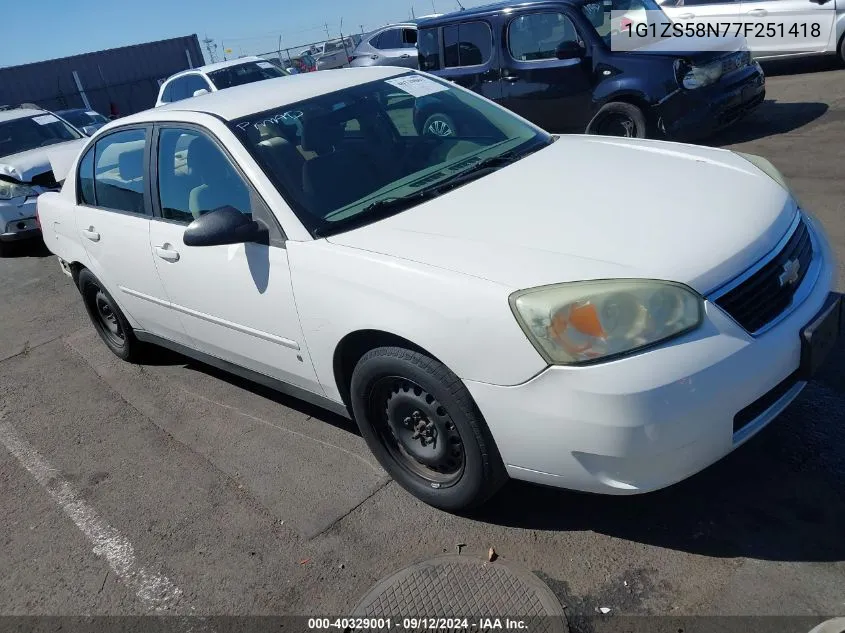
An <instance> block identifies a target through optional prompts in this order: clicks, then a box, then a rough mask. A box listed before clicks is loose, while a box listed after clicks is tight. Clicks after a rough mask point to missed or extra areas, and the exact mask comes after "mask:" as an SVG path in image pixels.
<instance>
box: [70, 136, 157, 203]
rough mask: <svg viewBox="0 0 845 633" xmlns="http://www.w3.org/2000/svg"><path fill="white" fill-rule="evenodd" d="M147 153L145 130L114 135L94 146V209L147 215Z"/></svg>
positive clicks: (106, 137)
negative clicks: (145, 194) (145, 190)
mask: <svg viewBox="0 0 845 633" xmlns="http://www.w3.org/2000/svg"><path fill="white" fill-rule="evenodd" d="M145 151H146V131H145V130H125V131H122V132H115V133H114V134H109V135H108V136H105V137H104V138H102V139H100V140H99V141H97V144H96V146H95V147H94V198H95V201H96V202H95V206H97V207H100V208H102V209H112V210H115V211H127V212H129V213H139V214H144V213H146V208H145V205H144V189H145V184H146V175H145V173H144V155H145ZM89 154H90V152H89ZM86 158H87V155H86ZM80 169H81V168H80Z"/></svg>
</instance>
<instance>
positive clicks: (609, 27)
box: [581, 0, 669, 48]
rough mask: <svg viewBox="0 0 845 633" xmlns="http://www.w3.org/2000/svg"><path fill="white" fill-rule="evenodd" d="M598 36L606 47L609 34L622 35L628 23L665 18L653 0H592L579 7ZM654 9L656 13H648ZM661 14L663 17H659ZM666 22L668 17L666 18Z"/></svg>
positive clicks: (609, 37) (609, 45)
mask: <svg viewBox="0 0 845 633" xmlns="http://www.w3.org/2000/svg"><path fill="white" fill-rule="evenodd" d="M581 10H582V11H583V13H584V16H585V17H586V18H587V20H588V21H589V22H590V24H592V26H593V28H594V29H595V30H596V33H598V35H599V37H601V38H602V40H604V43H605V44H606V45H607V47H608V48H610V47H611V42H610V40H611V36H616V37H618V36H620V35H624V34H625V33H626V32H627V30H626V29H628V28H629V27H628V26H627V25H628V24H639V23H648V22H649V19H651V20H654V19H655V18H659V19H660V20H661V21H662V20H663V19H664V18H665V14H664V13H663V9H662V8H661V7H660V5H659V4H657V2H655V0H593V1H591V2H587V3H585V4H584V6H583V7H582V8H581ZM652 11H655V12H656V13H650V12H652ZM661 16H663V17H661ZM666 21H667V22H668V21H669V19H668V18H666Z"/></svg>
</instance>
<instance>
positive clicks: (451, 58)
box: [435, 18, 502, 101]
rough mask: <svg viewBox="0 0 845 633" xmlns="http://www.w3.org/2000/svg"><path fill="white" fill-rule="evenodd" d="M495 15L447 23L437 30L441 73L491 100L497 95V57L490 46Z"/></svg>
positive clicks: (499, 87) (491, 44)
mask: <svg viewBox="0 0 845 633" xmlns="http://www.w3.org/2000/svg"><path fill="white" fill-rule="evenodd" d="M495 22H496V18H485V19H477V20H472V21H469V22H460V23H455V24H447V25H446V26H444V27H443V28H442V30H441V38H442V66H441V68H442V69H443V70H442V71H440V72H437V73H435V74H437V75H441V76H442V77H443V78H444V79H449V80H450V81H453V82H455V83H456V84H459V85H461V86H463V87H464V88H468V89H470V90H473V91H474V92H477V93H479V94H480V95H483V96H485V97H487V98H488V99H492V100H494V101H498V100H499V99H500V98H501V96H502V93H501V86H500V83H499V56H498V55H497V51H496V48H495V47H494V46H493V24H494V23H495Z"/></svg>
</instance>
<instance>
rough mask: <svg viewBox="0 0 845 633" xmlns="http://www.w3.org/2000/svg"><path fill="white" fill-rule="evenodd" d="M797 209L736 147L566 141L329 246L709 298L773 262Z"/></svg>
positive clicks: (496, 276) (525, 280)
mask: <svg viewBox="0 0 845 633" xmlns="http://www.w3.org/2000/svg"><path fill="white" fill-rule="evenodd" d="M795 212H796V204H795V202H794V200H793V199H792V197H791V196H790V195H789V193H788V192H787V191H785V190H784V189H783V188H782V187H780V186H779V185H778V184H776V183H775V182H774V180H772V179H771V178H770V177H769V176H767V175H765V174H764V173H763V172H761V171H760V170H759V169H757V168H756V167H754V166H753V165H752V164H751V163H749V162H748V161H746V160H745V159H743V158H742V157H740V156H738V155H736V154H734V153H733V152H730V151H728V150H721V149H712V148H706V147H699V146H693V145H683V144H678V143H667V142H660V141H641V140H630V139H618V138H610V137H598V136H562V137H560V139H559V140H558V141H557V142H556V143H554V144H553V145H552V146H550V147H548V148H545V149H543V150H540V151H539V152H537V153H535V154H533V155H531V156H529V157H527V158H525V159H523V160H521V161H519V162H517V163H515V164H513V165H511V166H509V167H506V168H504V169H501V170H499V171H497V172H495V173H493V174H491V175H489V176H486V177H483V178H480V179H479V180H476V181H474V182H471V183H470V184H468V185H465V186H463V187H461V188H459V189H456V190H454V191H451V192H448V193H446V194H445V195H443V196H441V197H439V198H436V199H434V200H431V201H429V202H426V203H424V204H422V205H419V206H417V207H414V208H412V209H410V210H408V211H405V212H403V213H400V214H398V215H396V216H393V217H391V218H388V219H386V220H382V221H380V222H376V223H374V224H371V225H368V226H365V227H362V228H360V229H356V230H354V231H350V232H347V233H342V234H339V235H335V236H332V237H330V238H329V241H331V242H333V243H336V244H342V245H345V246H349V247H353V248H359V249H364V250H368V251H373V252H378V253H383V254H386V255H391V256H394V257H398V258H404V259H407V260H412V261H416V262H420V263H425V264H429V265H432V266H437V267H439V268H444V269H449V270H453V271H456V272H460V273H464V274H468V275H472V276H476V277H481V278H484V279H488V280H491V281H495V282H498V283H501V284H504V285H506V286H508V287H510V288H514V289H518V288H529V287H533V286H540V285H545V284H551V283H556V282H563V281H575V280H581V279H601V278H608V277H642V278H653V279H665V280H672V281H678V282H682V283H686V284H688V285H689V286H691V287H692V288H695V289H696V290H698V291H699V292H708V291H710V290H712V289H714V288H715V287H717V286H719V285H721V284H722V283H724V282H726V281H728V280H729V279H731V278H733V277H734V276H736V275H737V274H739V273H741V272H742V271H744V270H745V269H747V268H748V267H750V266H751V265H752V264H753V263H754V262H756V261H757V260H759V259H760V258H761V257H763V256H764V255H766V254H767V253H768V252H769V251H770V250H771V249H772V248H773V247H774V246H775V244H776V243H777V242H778V240H779V239H780V238H781V237H783V235H784V234H785V232H786V231H787V230H788V228H789V225H790V222H791V221H792V219H793V218H794V215H795Z"/></svg>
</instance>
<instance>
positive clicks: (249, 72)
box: [208, 62, 287, 90]
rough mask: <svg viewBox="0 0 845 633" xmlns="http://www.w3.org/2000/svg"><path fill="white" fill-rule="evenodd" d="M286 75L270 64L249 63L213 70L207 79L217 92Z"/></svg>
mask: <svg viewBox="0 0 845 633" xmlns="http://www.w3.org/2000/svg"><path fill="white" fill-rule="evenodd" d="M286 75H287V73H286V72H284V71H283V70H281V69H280V68H278V67H277V66H274V65H273V64H271V63H270V62H249V63H246V64H238V65H237V66H229V67H228V68H221V69H220V70H215V71H214V72H211V73H208V78H209V79H211V81H212V83H213V84H214V85H215V87H216V88H217V89H218V90H225V89H226V88H232V87H233V86H242V85H243V84H250V83H253V82H256V81H264V80H265V79H275V78H276V77H285V76H286Z"/></svg>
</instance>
